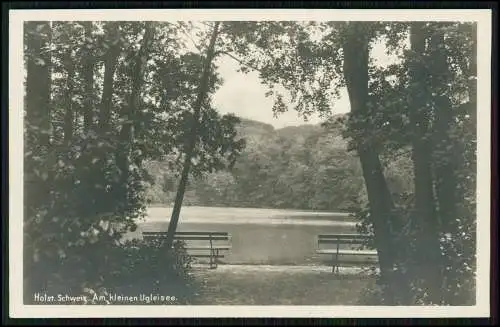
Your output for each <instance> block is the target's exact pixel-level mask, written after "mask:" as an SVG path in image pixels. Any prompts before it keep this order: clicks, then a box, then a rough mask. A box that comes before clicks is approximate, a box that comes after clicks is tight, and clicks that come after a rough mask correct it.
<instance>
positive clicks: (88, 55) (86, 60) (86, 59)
mask: <svg viewBox="0 0 500 327" xmlns="http://www.w3.org/2000/svg"><path fill="white" fill-rule="evenodd" d="M82 25H83V26H84V29H85V43H84V51H83V68H82V75H83V80H84V82H83V83H84V92H85V98H84V109H83V126H84V130H85V132H86V133H88V132H89V131H91V130H92V126H93V124H94V65H95V58H94V56H93V50H92V47H93V42H92V22H82Z"/></svg>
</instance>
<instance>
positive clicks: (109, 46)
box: [24, 22, 243, 300]
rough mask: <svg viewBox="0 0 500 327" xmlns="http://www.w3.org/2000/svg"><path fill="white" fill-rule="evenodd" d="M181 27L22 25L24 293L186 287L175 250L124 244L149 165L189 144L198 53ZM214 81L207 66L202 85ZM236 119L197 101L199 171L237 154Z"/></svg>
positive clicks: (141, 201)
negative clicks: (183, 39)
mask: <svg viewBox="0 0 500 327" xmlns="http://www.w3.org/2000/svg"><path fill="white" fill-rule="evenodd" d="M179 28H180V26H179V25H175V24H168V23H155V22H92V23H88V22H50V23H49V22H28V23H27V24H26V25H25V53H26V56H25V60H26V67H27V80H26V91H27V92H26V108H25V114H26V119H25V131H26V147H25V149H26V155H25V176H26V177H25V178H26V181H25V182H26V183H25V185H26V188H25V189H26V192H25V195H26V198H25V215H24V219H25V221H24V222H25V224H24V231H25V242H24V254H25V258H24V261H25V265H24V267H25V269H24V271H25V273H26V274H25V281H26V285H25V293H26V296H27V298H26V299H27V300H30V297H31V296H32V294H33V293H34V292H37V291H48V292H53V291H55V290H59V291H61V292H65V293H71V292H73V293H78V292H81V291H82V289H83V288H90V289H93V290H96V289H98V288H104V289H106V290H107V292H113V291H116V290H118V289H120V288H121V287H124V286H125V285H129V286H131V287H132V289H131V290H129V291H130V292H132V290H133V289H135V291H138V290H139V289H141V290H142V291H146V289H148V290H152V289H155V288H158V287H159V288H160V289H163V290H164V291H169V290H171V291H172V292H174V291H175V289H174V288H175V285H181V286H182V285H187V284H186V283H187V279H188V275H187V273H188V270H189V268H188V267H187V266H185V265H184V264H179V263H178V260H182V259H180V258H181V257H183V255H182V254H181V252H179V251H177V250H173V251H172V250H170V249H169V250H166V249H162V250H158V249H156V248H154V247H151V246H149V245H147V244H142V243H137V244H135V243H134V244H131V243H126V244H122V243H121V240H122V236H123V233H125V232H127V231H129V230H135V228H136V222H137V219H140V218H141V217H142V216H143V214H144V209H145V204H146V197H145V195H146V193H145V186H146V183H145V181H146V180H147V178H148V176H147V172H146V171H145V169H144V168H145V166H144V163H145V161H149V160H154V159H156V160H158V159H161V158H164V157H170V158H176V159H179V158H182V156H183V155H184V152H185V149H184V144H185V142H186V137H187V136H186V135H187V134H186V133H187V132H188V130H187V126H188V125H189V122H190V119H191V107H192V103H193V101H194V99H195V96H196V90H197V88H198V84H199V72H200V65H199V62H200V55H199V54H196V53H192V52H190V51H189V50H188V49H186V47H185V46H183V44H182V43H181V42H179V41H178V40H179V39H180V38H179V35H178V33H179ZM92 67H93V68H92ZM220 82H221V81H220V79H219V78H218V77H217V75H216V74H215V73H214V74H213V75H212V76H211V78H210V85H209V93H213V92H214V91H215V90H216V89H217V87H218V85H220ZM235 123H237V119H236V118H235V117H232V116H224V117H221V116H220V115H219V114H218V113H217V112H216V111H215V110H214V109H213V108H212V107H211V105H210V101H207V102H206V103H205V104H204V110H203V114H202V128H201V132H202V133H201V134H200V142H199V146H198V149H197V150H196V158H195V159H196V160H197V164H196V165H195V173H198V174H201V173H203V172H205V171H216V170H219V169H223V168H225V167H226V166H229V165H230V164H231V162H234V158H235V157H236V156H237V153H238V152H239V151H240V149H241V147H242V146H243V142H241V141H240V142H235V141H234V137H235V131H234V124H235ZM173 162H174V163H175V162H176V161H175V160H174V161H173ZM176 169H177V167H176V166H175V164H174V165H172V167H171V171H176ZM153 262H156V263H155V264H153ZM110 267H113V269H109V268H110ZM143 278H146V279H147V280H149V279H150V282H146V281H144V283H143V281H142V279H143ZM154 281H156V283H160V284H159V285H156V284H151V283H152V282H154ZM158 281H159V282H158ZM148 283H149V284H148ZM155 285H156V286H155ZM175 292H177V291H175ZM179 292H180V291H179ZM179 292H177V293H178V294H179V299H180V298H182V296H181V295H180V293H179ZM186 292H187V291H186ZM181 293H182V292H181ZM185 295H186V294H185Z"/></svg>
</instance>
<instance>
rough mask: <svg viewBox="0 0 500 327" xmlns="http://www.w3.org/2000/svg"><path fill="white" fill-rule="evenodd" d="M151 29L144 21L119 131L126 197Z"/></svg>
mask: <svg viewBox="0 0 500 327" xmlns="http://www.w3.org/2000/svg"><path fill="white" fill-rule="evenodd" d="M152 34H153V29H152V27H151V23H149V22H147V23H145V31H144V36H143V39H142V44H141V48H140V50H139V52H138V53H137V55H136V58H135V63H134V67H133V69H132V76H131V81H132V89H131V90H132V91H131V94H130V99H129V105H128V112H126V113H125V115H124V116H122V118H123V120H124V122H123V126H122V129H121V131H120V141H121V142H122V145H123V147H120V148H119V149H117V150H118V151H117V154H116V158H117V166H118V168H119V169H120V171H121V182H122V185H123V187H124V190H125V194H124V197H125V199H127V196H128V191H127V189H128V188H127V185H128V182H129V169H130V160H131V149H132V143H133V141H134V124H135V123H136V121H137V110H138V108H139V107H140V92H141V87H142V83H143V74H144V66H145V65H146V61H147V51H148V46H149V42H150V40H151V38H152Z"/></svg>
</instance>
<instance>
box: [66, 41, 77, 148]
mask: <svg viewBox="0 0 500 327" xmlns="http://www.w3.org/2000/svg"><path fill="white" fill-rule="evenodd" d="M65 60H66V64H65V66H66V73H67V77H66V101H65V102H66V111H65V112H64V142H65V144H67V145H68V144H70V142H71V139H72V138H73V120H74V116H75V113H74V110H73V88H74V82H73V79H74V78H75V65H74V63H73V59H72V58H71V49H70V50H68V53H67V54H66V58H65Z"/></svg>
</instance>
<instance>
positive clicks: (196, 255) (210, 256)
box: [191, 254, 224, 258]
mask: <svg viewBox="0 0 500 327" xmlns="http://www.w3.org/2000/svg"><path fill="white" fill-rule="evenodd" d="M191 257H194V258H224V255H223V254H218V255H215V254H214V255H210V254H192V255H191Z"/></svg>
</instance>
